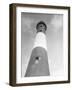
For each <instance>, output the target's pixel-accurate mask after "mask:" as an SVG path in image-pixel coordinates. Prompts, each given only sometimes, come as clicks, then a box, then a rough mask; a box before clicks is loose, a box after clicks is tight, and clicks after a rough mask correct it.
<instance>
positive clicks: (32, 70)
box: [11, 4, 70, 85]
mask: <svg viewBox="0 0 72 90" xmlns="http://www.w3.org/2000/svg"><path fill="white" fill-rule="evenodd" d="M19 6H20V7H19ZM14 8H15V11H14V13H15V14H14V15H15V17H14V18H13V19H14V20H15V21H13V22H14V23H15V22H16V23H15V25H16V26H15V27H16V28H14V29H15V32H16V34H15V35H16V37H15V40H16V44H15V47H16V49H15V52H16V53H15V55H16V57H15V61H14V62H15V65H16V66H15V67H16V68H15V71H14V72H16V73H14V72H13V73H14V75H15V79H16V80H15V81H14V82H15V83H16V84H19V85H20V84H24V85H26V84H27V83H28V84H30V83H31V84H33V83H36V84H41V83H44V82H45V83H47V84H48V83H67V82H69V81H70V76H69V75H70V71H69V70H70V57H69V53H70V52H69V50H70V48H69V47H70V46H69V45H70V42H69V41H70V38H69V34H70V30H69V29H70V28H69V25H70V24H69V23H70V18H69V15H70V13H69V7H54V6H53V7H52V6H50V7H49V6H48V7H47V6H46V7H45V6H41V7H40V6H39V5H37V6H34V5H33V6H28V5H25V6H24V5H22V6H21V5H20V4H19V5H17V4H16V5H15V7H14ZM11 68H12V67H11ZM13 68H14V67H13Z"/></svg>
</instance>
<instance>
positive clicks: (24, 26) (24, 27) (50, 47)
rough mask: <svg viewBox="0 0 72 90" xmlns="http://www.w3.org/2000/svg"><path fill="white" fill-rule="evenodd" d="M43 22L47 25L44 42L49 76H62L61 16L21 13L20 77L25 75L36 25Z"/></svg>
mask: <svg viewBox="0 0 72 90" xmlns="http://www.w3.org/2000/svg"><path fill="white" fill-rule="evenodd" d="M40 21H44V22H45V23H46V25H47V30H46V40H47V53H48V63H49V68H50V74H51V76H56V75H63V15H62V14H39V13H24V12H22V13H21V62H22V72H21V73H22V77H24V75H25V71H26V68H27V64H28V62H29V58H30V55H31V51H32V47H33V45H34V41H35V37H36V34H37V30H36V25H37V23H38V22H40Z"/></svg>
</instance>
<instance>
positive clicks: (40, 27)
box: [36, 21, 47, 33]
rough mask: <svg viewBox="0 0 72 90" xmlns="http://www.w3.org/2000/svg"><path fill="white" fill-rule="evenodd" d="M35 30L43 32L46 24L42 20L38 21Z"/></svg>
mask: <svg viewBox="0 0 72 90" xmlns="http://www.w3.org/2000/svg"><path fill="white" fill-rule="evenodd" d="M36 29H37V32H44V33H45V31H46V30H47V26H46V24H45V23H44V22H43V21H40V22H39V23H37V26H36Z"/></svg>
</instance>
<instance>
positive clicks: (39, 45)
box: [25, 21, 50, 77]
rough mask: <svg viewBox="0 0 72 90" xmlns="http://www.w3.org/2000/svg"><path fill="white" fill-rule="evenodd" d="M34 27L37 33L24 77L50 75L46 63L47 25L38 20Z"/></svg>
mask: <svg viewBox="0 0 72 90" xmlns="http://www.w3.org/2000/svg"><path fill="white" fill-rule="evenodd" d="M36 29H37V34H36V38H35V42H34V47H33V49H32V52H31V56H30V60H29V64H28V67H27V70H26V74H25V77H33V76H35V77H36V76H49V75H50V72H49V64H48V53H47V42H46V35H45V33H46V30H47V26H46V24H45V23H44V22H43V21H40V22H39V23H38V24H37V25H36Z"/></svg>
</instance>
